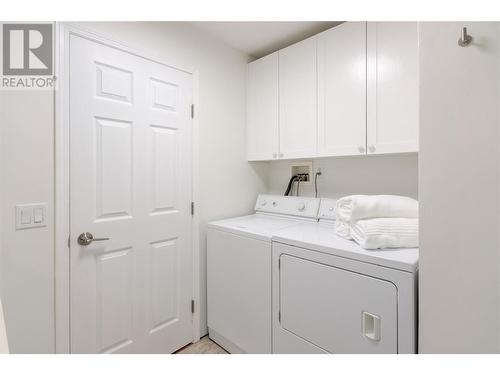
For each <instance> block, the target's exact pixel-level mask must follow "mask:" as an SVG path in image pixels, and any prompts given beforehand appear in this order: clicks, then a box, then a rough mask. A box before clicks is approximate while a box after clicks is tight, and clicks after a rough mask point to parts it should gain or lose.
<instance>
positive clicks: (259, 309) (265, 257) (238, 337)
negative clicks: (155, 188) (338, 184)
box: [207, 195, 319, 353]
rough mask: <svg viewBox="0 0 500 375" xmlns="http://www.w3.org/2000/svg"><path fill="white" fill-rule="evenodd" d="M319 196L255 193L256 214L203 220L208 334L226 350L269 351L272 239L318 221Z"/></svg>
mask: <svg viewBox="0 0 500 375" xmlns="http://www.w3.org/2000/svg"><path fill="white" fill-rule="evenodd" d="M318 209H319V199H317V198H305V197H288V196H274V195H259V196H258V198H257V203H256V205H255V211H256V212H255V214H253V215H249V216H242V217H236V218H232V219H227V220H221V221H216V222H212V223H209V224H208V233H207V315H208V316H207V320H208V331H209V336H210V338H211V339H212V340H214V341H215V342H217V343H218V344H219V345H221V346H222V347H223V348H224V349H226V350H227V351H229V352H230V353H271V351H272V345H271V332H272V326H271V314H272V307H271V290H272V285H271V261H272V256H271V238H272V236H273V234H274V233H276V232H277V231H279V230H282V229H284V228H287V227H292V226H295V225H298V224H300V223H304V222H310V223H315V222H317V214H318Z"/></svg>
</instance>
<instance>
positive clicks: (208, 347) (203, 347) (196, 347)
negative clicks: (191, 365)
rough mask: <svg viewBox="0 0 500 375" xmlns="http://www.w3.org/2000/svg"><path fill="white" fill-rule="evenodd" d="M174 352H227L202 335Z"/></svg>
mask: <svg viewBox="0 0 500 375" xmlns="http://www.w3.org/2000/svg"><path fill="white" fill-rule="evenodd" d="M175 354H229V353H228V352H226V351H225V350H224V349H222V348H221V347H220V346H219V345H217V344H216V343H215V342H213V341H212V340H210V339H209V338H208V336H204V337H203V338H202V339H201V340H200V341H198V342H195V343H194V344H189V345H187V346H185V347H184V348H182V349H180V350H178V351H177V352H175Z"/></svg>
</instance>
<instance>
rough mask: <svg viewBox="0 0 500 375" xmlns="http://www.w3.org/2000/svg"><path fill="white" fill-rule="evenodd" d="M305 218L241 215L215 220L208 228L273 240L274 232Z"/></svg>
mask: <svg viewBox="0 0 500 375" xmlns="http://www.w3.org/2000/svg"><path fill="white" fill-rule="evenodd" d="M303 220H304V219H300V218H293V217H284V216H283V217H282V216H275V215H266V214H254V215H248V216H240V217H235V218H231V219H225V220H219V221H213V222H211V223H208V228H212V229H218V230H222V231H226V232H231V233H234V234H238V235H245V236H248V237H252V238H256V239H260V240H265V241H271V237H272V235H273V234H274V233H276V232H278V231H280V230H282V229H284V228H287V227H290V226H294V225H297V224H299V223H301V222H303Z"/></svg>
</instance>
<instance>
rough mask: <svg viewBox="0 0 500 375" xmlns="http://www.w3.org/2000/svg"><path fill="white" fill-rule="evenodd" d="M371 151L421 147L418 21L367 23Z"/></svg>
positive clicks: (387, 151)
mask: <svg viewBox="0 0 500 375" xmlns="http://www.w3.org/2000/svg"><path fill="white" fill-rule="evenodd" d="M367 54H368V60H367V61H368V65H367V79H368V85H367V88H368V96H367V146H368V153H369V154H383V153H392V152H417V151H418V24H417V23H416V22H369V23H368V25H367Z"/></svg>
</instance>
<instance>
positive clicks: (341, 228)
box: [335, 219, 352, 240]
mask: <svg viewBox="0 0 500 375" xmlns="http://www.w3.org/2000/svg"><path fill="white" fill-rule="evenodd" d="M335 234H336V235H337V236H340V237H343V238H345V239H346V240H352V237H351V227H350V225H349V223H347V222H345V221H344V220H340V219H337V220H335Z"/></svg>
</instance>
